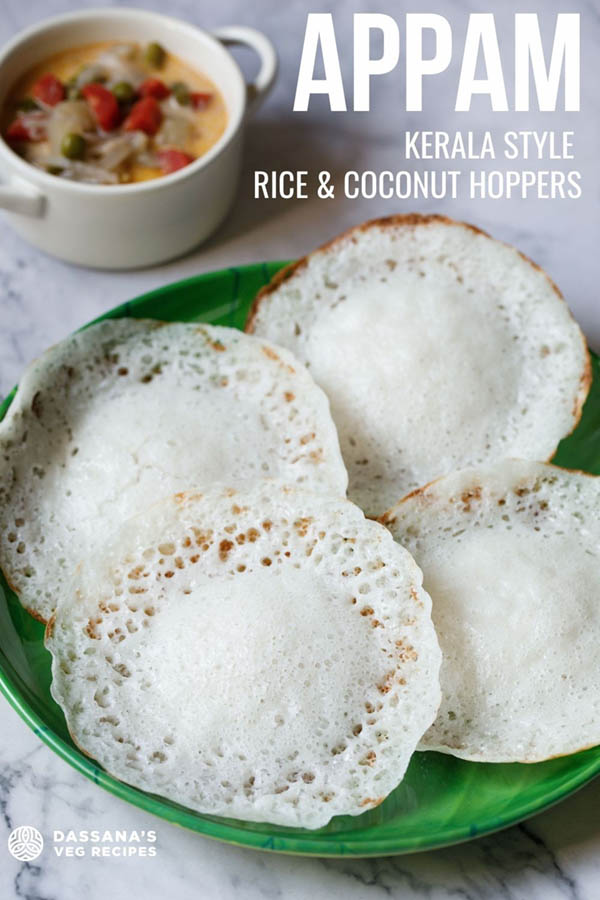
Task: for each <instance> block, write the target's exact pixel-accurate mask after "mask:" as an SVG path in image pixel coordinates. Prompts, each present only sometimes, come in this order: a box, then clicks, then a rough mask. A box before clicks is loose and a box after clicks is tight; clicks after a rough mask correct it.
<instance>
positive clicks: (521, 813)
mask: <svg viewBox="0 0 600 900" xmlns="http://www.w3.org/2000/svg"><path fill="white" fill-rule="evenodd" d="M287 262H288V261H283V260H272V261H265V262H254V263H248V264H245V265H240V266H230V267H225V268H223V269H216V270H213V271H209V272H203V273H201V274H199V275H193V276H190V277H187V278H183V279H180V280H177V281H173V282H169V283H168V284H166V285H162V286H160V287H157V288H153V289H152V290H150V291H146V292H145V293H143V294H140V295H139V296H137V297H134V298H133V299H131V300H126V301H124V302H123V303H120V304H118V305H117V306H115V307H113V308H111V309H109V310H107V311H106V312H105V313H103V314H101V315H100V316H98V317H97V318H95V319H93V320H91V321H90V322H86V323H85V324H84V325H83V326H81V328H82V329H83V328H87V327H88V326H89V325H92V324H94V323H95V322H98V321H102V320H105V319H109V318H122V317H124V316H126V315H128V314H130V313H131V311H132V310H135V308H136V307H139V306H141V305H142V304H144V303H146V302H148V301H150V300H153V299H158V298H159V297H161V296H162V295H164V294H169V293H171V292H172V291H173V290H177V289H182V288H186V287H193V286H194V285H196V284H198V283H201V282H202V281H204V280H208V279H211V278H218V277H222V276H223V275H225V274H226V273H228V274H229V275H231V274H233V275H234V276H236V277H237V276H239V274H240V273H241V272H248V271H253V272H257V271H259V270H260V271H261V272H262V274H263V277H266V276H267V275H268V274H269V273H270V272H275V271H276V270H277V269H278V268H282V267H283V266H284V265H287ZM79 330H81V329H79ZM589 352H590V355H591V356H592V357H593V359H594V361H595V362H596V363H598V362H599V357H598V356H597V355H596V354H595V353H594V352H593V351H592V350H590V351H589ZM15 391H16V386H15V388H13V389H12V390H11V391H9V393H8V394H7V396H6V397H5V398H4V399H3V400H2V402H1V403H0V421H1V420H2V419H3V418H4V415H5V414H6V411H7V409H8V407H9V406H10V403H11V402H12V399H13V397H14V395H15ZM599 477H600V476H599ZM8 665H10V664H8ZM11 668H12V667H11ZM0 694H2V695H3V696H4V697H5V699H6V700H7V702H8V703H9V705H10V706H11V707H12V708H13V709H14V710H15V712H16V713H17V714H18V715H19V717H20V718H21V719H22V720H23V721H24V722H25V724H26V725H27V726H28V727H29V728H30V729H31V730H32V731H33V733H34V734H35V735H36V736H37V737H38V738H40V739H41V740H42V741H43V743H44V744H46V746H48V747H49V748H50V749H51V750H52V751H53V752H54V753H56V755H57V756H58V757H59V758H60V759H62V760H63V761H64V762H66V763H68V764H69V765H70V766H71V767H72V768H74V769H75V770H76V771H78V772H79V773H80V774H82V775H84V776H85V777H86V778H88V779H89V780H91V781H92V782H94V783H95V784H96V785H98V786H99V787H101V788H102V789H103V790H105V791H107V792H108V793H110V794H112V795H113V796H116V797H118V798H119V799H121V800H125V801H126V802H129V803H131V804H132V805H133V806H136V807H137V808H139V809H142V810H144V812H147V813H149V814H151V815H153V816H155V817H156V818H158V819H162V820H164V821H167V822H169V823H170V824H173V825H179V826H180V827H184V828H186V829H188V830H190V831H193V832H195V833H197V834H201V835H202V836H203V837H207V838H211V839H213V840H217V841H222V842H225V843H227V844H230V845H233V846H237V847H244V848H248V849H253V850H262V851H265V852H270V853H281V854H288V855H292V856H306V857H327V858H348V857H351V858H354V859H361V858H362V859H365V858H369V857H377V856H397V855H403V854H406V853H417V852H425V851H428V850H435V849H440V848H443V847H449V846H452V845H456V844H460V843H464V842H466V841H469V840H474V839H475V838H479V837H484V836H486V835H489V834H492V833H494V832H497V831H500V830H502V829H505V828H509V827H510V826H512V825H517V824H518V823H519V822H522V821H524V820H525V819H528V818H530V817H531V816H534V815H536V814H538V813H541V812H544V811H545V810H547V809H549V808H551V807H552V806H554V805H556V804H557V803H559V802H560V801H561V800H564V799H566V798H567V797H569V796H571V795H572V794H574V793H575V792H576V791H578V790H579V789H580V788H582V787H584V786H585V785H586V784H589V783H590V782H591V781H592V780H593V779H594V778H596V777H597V776H598V775H599V774H600V756H598V757H597V758H594V757H592V758H591V759H590V762H589V764H588V765H587V766H584V768H583V770H579V771H578V772H577V773H576V774H575V775H574V776H572V777H571V778H567V779H566V786H565V782H564V781H563V783H562V784H561V785H560V787H556V788H555V789H554V790H553V791H551V792H550V793H549V794H545V795H544V796H543V798H541V799H536V800H533V801H529V802H527V803H523V804H521V805H520V806H518V807H517V809H516V810H515V808H514V807H512V808H511V812H510V813H509V814H507V815H498V816H494V817H489V818H488V819H486V820H484V821H483V822H481V823H480V824H472V825H470V826H466V825H465V826H457V827H456V828H455V829H450V830H448V831H447V832H446V833H445V836H444V837H443V838H442V839H439V838H438V839H436V838H435V837H433V838H427V837H425V838H423V837H422V836H416V837H410V836H404V837H402V838H400V839H399V838H397V837H394V836H390V837H387V838H381V837H378V838H376V839H374V840H373V842H372V844H373V846H372V847H371V848H370V847H369V840H368V839H365V838H364V837H362V838H361V839H360V840H359V841H353V840H352V839H351V838H350V839H339V838H337V837H336V835H335V834H331V835H329V834H328V835H318V834H315V835H312V834H311V832H310V831H308V830H305V831H304V832H303V833H301V834H298V833H296V834H289V835H287V834H283V835H278V836H276V837H273V836H272V835H271V836H270V835H268V834H267V833H266V832H260V831H251V830H246V829H244V828H241V827H239V826H236V825H230V824H228V823H227V822H225V821H223V820H219V819H217V818H216V817H215V818H212V817H206V816H205V815H203V814H202V813H197V812H194V811H193V810H190V809H189V808H187V807H184V806H179V805H171V804H169V803H165V802H164V801H165V798H162V797H160V796H158V795H156V794H151V793H148V792H145V791H142V790H140V789H138V788H135V787H133V786H132V785H129V784H126V783H125V782H122V781H119V780H118V779H117V778H115V777H114V776H112V775H110V774H109V773H108V772H106V771H104V769H102V768H100V766H98V765H97V764H96V763H95V762H94V761H93V760H92V759H91V758H89V757H87V756H85V754H84V753H83V751H81V750H79V749H77V748H76V747H75V746H71V745H70V744H68V743H67V742H66V741H65V740H63V738H61V737H60V736H59V735H58V734H57V733H56V732H54V731H53V730H52V729H51V728H50V727H49V726H48V725H46V724H45V723H44V721H43V720H42V719H41V718H40V716H39V715H38V714H37V713H36V712H35V710H34V709H33V707H32V706H31V705H30V704H29V702H28V701H27V700H26V698H25V696H24V694H23V692H22V691H21V690H20V689H19V688H18V687H17V686H16V684H14V680H13V678H12V677H11V674H10V672H8V671H7V668H6V666H5V657H4V654H1V655H0ZM590 749H593V748H590ZM583 752H584V753H585V752H586V751H583ZM272 827H275V826H272Z"/></svg>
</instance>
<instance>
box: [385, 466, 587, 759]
mask: <svg viewBox="0 0 600 900" xmlns="http://www.w3.org/2000/svg"><path fill="white" fill-rule="evenodd" d="M598 509H600V479H598V478H597V477H595V476H592V475H585V474H583V473H580V472H569V471H567V470H564V469H559V468H557V467H555V466H549V465H545V464H543V463H535V462H524V461H519V460H508V461H504V462H502V463H498V464H496V465H495V466H492V467H490V468H485V469H474V470H469V471H464V472H459V473H455V474H452V475H448V476H446V477H445V478H442V479H440V480H439V481H435V482H433V483H432V484H430V485H427V486H426V487H424V488H422V489H420V490H418V491H415V492H414V493H413V494H410V495H409V496H408V497H406V498H405V499H404V500H402V501H401V502H400V503H399V504H398V505H397V506H395V507H394V508H393V509H392V510H390V511H389V512H388V513H386V515H385V516H384V517H383V519H382V521H383V522H384V523H385V524H386V525H387V526H388V527H389V528H390V529H391V532H392V534H393V535H394V537H395V538H396V540H398V541H400V542H401V543H402V544H403V545H404V546H405V547H406V548H407V549H408V550H409V551H410V552H411V553H412V554H413V555H414V557H415V559H416V561H417V563H418V564H419V565H420V566H421V567H422V569H423V571H424V573H425V577H424V586H425V589H426V590H427V591H428V592H429V593H430V595H431V598H432V603H433V613H432V615H433V620H434V624H435V627H436V630H437V634H438V637H439V641H440V645H441V648H442V654H443V662H442V668H441V675H440V678H441V684H442V694H443V700H442V705H441V707H440V711H439V714H438V717H437V719H436V721H435V722H434V724H433V725H432V727H431V728H430V729H429V731H428V732H427V733H426V735H425V736H424V738H423V741H422V744H421V747H422V749H430V750H440V751H442V752H444V753H451V754H453V755H454V756H459V757H461V758H463V759H470V760H477V761H483V762H537V761H540V760H544V759H549V758H551V757H554V756H563V755H565V754H567V753H575V752H576V751H578V750H582V749H584V748H586V747H591V746H594V745H596V744H599V743H600V669H599V666H598V647H599V646H600V603H599V589H600V519H599V517H598Z"/></svg>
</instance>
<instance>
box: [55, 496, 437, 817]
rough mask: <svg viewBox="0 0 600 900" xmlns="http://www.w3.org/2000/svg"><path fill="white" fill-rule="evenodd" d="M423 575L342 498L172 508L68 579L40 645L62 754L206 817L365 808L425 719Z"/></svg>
mask: <svg viewBox="0 0 600 900" xmlns="http://www.w3.org/2000/svg"><path fill="white" fill-rule="evenodd" d="M421 579H422V575H421V572H420V570H419V569H418V568H417V566H416V565H415V563H414V561H413V560H412V558H411V557H410V555H409V554H408V553H407V552H406V551H405V550H403V549H402V548H401V547H400V546H398V545H397V544H395V543H394V541H393V539H392V537H391V535H390V534H389V532H388V531H387V530H386V529H385V528H383V527H382V526H381V525H379V524H378V523H376V522H370V521H368V520H366V519H365V518H364V516H363V514H362V512H361V511H360V510H359V509H358V507H356V506H354V505H353V504H351V503H350V502H349V501H347V500H343V499H337V498H332V497H328V496H327V495H326V494H323V493H321V494H316V493H310V492H308V491H306V490H304V489H298V488H290V487H285V486H282V485H281V484H279V483H277V482H269V481H264V482H262V483H258V484H257V485H255V486H254V487H253V488H251V489H248V490H247V491H244V492H236V491H234V490H230V489H224V488H220V489H217V488H213V489H212V490H210V491H208V492H207V493H204V494H179V495H177V496H175V497H173V498H170V499H168V500H166V501H161V502H160V503H159V504H157V505H156V506H154V507H152V508H151V509H150V510H149V511H148V512H146V513H145V514H144V515H143V516H138V517H137V518H134V519H132V520H130V521H129V522H127V523H126V524H125V525H124V526H123V528H122V530H121V533H120V535H119V536H118V539H117V540H116V542H115V544H114V546H113V548H112V549H111V550H108V551H107V552H105V553H103V554H101V555H99V556H98V557H97V559H96V560H87V561H86V563H85V565H83V566H82V567H81V584H80V587H79V590H78V592H77V594H73V595H72V596H69V597H66V598H65V600H64V601H63V602H62V603H61V604H60V605H59V607H58V610H57V612H56V619H55V621H53V622H51V623H50V625H49V626H48V629H47V646H48V648H49V649H50V651H51V653H52V655H53V666H52V672H53V684H52V693H53V695H54V697H55V699H56V700H57V702H58V703H59V704H60V705H61V706H62V708H63V709H64V711H65V715H66V718H67V722H68V725H69V729H70V731H71V734H72V736H73V739H74V740H75V741H76V743H77V744H78V745H79V746H80V747H81V748H82V749H83V750H84V751H85V752H86V753H88V754H90V755H91V756H92V757H94V758H95V759H96V760H97V761H98V762H99V763H101V764H102V765H103V766H104V767H105V769H106V770H107V771H109V772H111V773H112V774H113V775H115V776H116V777H118V778H120V779H122V780H123V781H126V782H128V783H129V784H133V785H135V786H136V787H139V788H142V789H143V790H147V791H151V792H153V793H157V794H160V795H162V796H165V797H168V798H169V799H171V800H174V801H176V802H178V803H181V804H183V805H184V806H187V807H189V808H191V809H195V810H199V811H200V812H203V813H210V814H214V815H220V816H229V817H234V818H241V819H247V820H252V821H267V822H273V823H277V824H281V825H294V826H303V827H306V828H317V827H319V826H321V825H324V824H325V823H326V822H328V821H329V819H330V818H331V817H332V816H334V815H341V814H348V815H358V814H359V813H361V812H364V811H365V810H367V809H370V808H372V807H374V806H376V805H377V804H379V803H380V802H381V801H382V800H383V799H384V798H385V796H386V795H387V794H388V793H389V792H390V791H392V790H393V789H394V788H395V787H396V785H397V784H398V783H399V782H400V780H401V779H402V777H403V775H404V772H405V770H406V767H407V765H408V762H409V759H410V756H411V754H412V752H413V751H414V749H415V747H416V745H417V742H418V741H419V739H420V737H421V736H422V734H423V732H424V731H425V730H426V729H427V728H428V726H429V725H430V724H431V722H432V721H433V719H434V718H435V714H436V712H437V708H438V705H439V701H440V690H439V665H440V652H439V647H438V643H437V639H436V636H435V631H434V629H433V625H432V622H431V616H430V610H431V603H430V599H429V597H428V596H427V594H426V593H425V592H424V591H423V589H422V587H421Z"/></svg>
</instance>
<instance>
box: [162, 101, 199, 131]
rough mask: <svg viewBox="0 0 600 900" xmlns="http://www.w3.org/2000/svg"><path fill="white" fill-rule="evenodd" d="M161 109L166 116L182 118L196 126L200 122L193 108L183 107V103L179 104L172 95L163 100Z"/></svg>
mask: <svg viewBox="0 0 600 900" xmlns="http://www.w3.org/2000/svg"><path fill="white" fill-rule="evenodd" d="M161 107H162V111H163V114H164V115H165V116H180V117H181V118H185V119H188V120H189V122H191V123H194V124H195V123H196V122H197V121H198V117H197V115H196V111H195V109H194V108H193V106H182V105H181V103H178V101H177V100H176V99H175V97H174V95H173V94H171V96H170V97H167V99H166V100H163V102H162V103H161Z"/></svg>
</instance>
